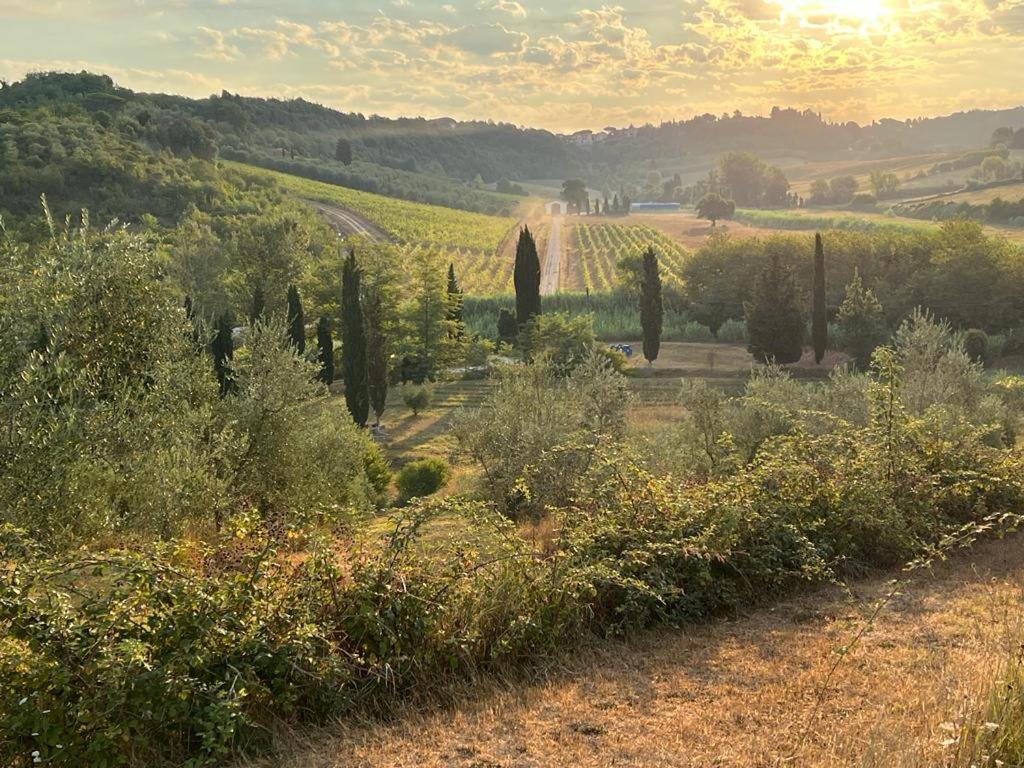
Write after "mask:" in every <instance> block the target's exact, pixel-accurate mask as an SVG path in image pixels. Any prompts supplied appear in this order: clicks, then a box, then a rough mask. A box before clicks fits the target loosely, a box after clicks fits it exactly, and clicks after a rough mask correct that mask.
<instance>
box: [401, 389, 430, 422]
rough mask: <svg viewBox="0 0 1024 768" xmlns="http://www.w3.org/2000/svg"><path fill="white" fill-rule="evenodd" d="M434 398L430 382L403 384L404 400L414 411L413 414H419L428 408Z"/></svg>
mask: <svg viewBox="0 0 1024 768" xmlns="http://www.w3.org/2000/svg"><path fill="white" fill-rule="evenodd" d="M433 398H434V391H433V389H432V388H431V386H430V385H429V384H417V383H412V384H403V385H402V401H403V402H404V403H405V405H406V407H407V408H408V409H409V410H410V411H412V415H413V416H419V415H420V411H423V410H425V409H426V408H428V407H429V406H430V401H431V400H432V399H433Z"/></svg>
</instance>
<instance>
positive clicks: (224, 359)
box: [210, 310, 235, 397]
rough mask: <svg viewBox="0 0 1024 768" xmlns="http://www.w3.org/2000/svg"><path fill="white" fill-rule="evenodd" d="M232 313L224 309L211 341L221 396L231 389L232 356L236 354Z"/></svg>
mask: <svg viewBox="0 0 1024 768" xmlns="http://www.w3.org/2000/svg"><path fill="white" fill-rule="evenodd" d="M231 326H232V322H231V313H230V312H228V311H227V310H225V311H224V314H222V315H221V316H220V317H218V318H217V326H216V328H215V332H214V335H213V341H212V342H211V343H210V352H211V353H212V354H213V370H214V371H215V372H216V374H217V382H218V383H219V384H220V396H221V397H226V396H227V394H228V393H229V392H230V391H231V358H232V357H233V356H234V354H235V340H234V336H233V335H232V328H231Z"/></svg>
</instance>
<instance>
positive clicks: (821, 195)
mask: <svg viewBox="0 0 1024 768" xmlns="http://www.w3.org/2000/svg"><path fill="white" fill-rule="evenodd" d="M831 194H832V191H831V189H830V188H829V185H828V182H827V181H825V179H815V180H814V181H812V182H811V196H810V202H811V203H812V204H814V205H824V204H825V203H827V202H828V201H829V199H830V197H831Z"/></svg>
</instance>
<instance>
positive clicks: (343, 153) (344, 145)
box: [334, 139, 352, 165]
mask: <svg viewBox="0 0 1024 768" xmlns="http://www.w3.org/2000/svg"><path fill="white" fill-rule="evenodd" d="M334 159H335V160H337V161H338V162H339V163H341V164H342V165H352V143H351V142H350V141H349V140H348V139H338V143H337V144H336V145H335V146H334Z"/></svg>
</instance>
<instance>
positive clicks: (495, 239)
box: [228, 163, 516, 259]
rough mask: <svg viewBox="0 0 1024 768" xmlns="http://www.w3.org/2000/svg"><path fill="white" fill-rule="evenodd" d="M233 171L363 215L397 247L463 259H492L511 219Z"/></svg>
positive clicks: (284, 176) (279, 175)
mask: <svg viewBox="0 0 1024 768" xmlns="http://www.w3.org/2000/svg"><path fill="white" fill-rule="evenodd" d="M228 165H230V166H232V167H234V168H235V169H237V170H239V171H242V172H245V173H247V174H250V175H254V176H258V177H260V178H264V179H272V180H273V181H274V182H276V183H277V184H278V185H279V186H280V187H281V188H282V189H284V190H286V191H288V192H290V193H292V194H294V195H297V196H299V197H305V198H309V199H311V200H320V201H323V202H325V203H331V204H334V205H338V206H341V207H342V208H345V209H346V210H349V211H351V212H352V213H354V214H356V215H357V216H360V217H362V218H363V219H365V220H366V221H368V222H369V223H370V224H372V225H373V226H375V227H376V228H377V229H379V230H381V231H382V232H384V233H386V234H387V235H388V236H389V237H391V238H392V239H393V240H394V241H395V242H397V243H399V244H400V245H409V246H412V245H415V246H424V247H433V248H438V247H443V248H445V249H455V250H456V251H457V252H459V253H461V254H463V255H465V254H467V253H472V254H477V255H479V256H480V257H481V258H485V259H486V258H491V257H493V255H494V254H495V253H496V252H497V250H498V246H499V245H500V244H501V242H502V240H503V239H504V238H505V235H506V234H507V233H508V232H509V230H510V229H511V228H512V227H513V226H514V225H515V223H516V220H515V219H513V218H509V217H504V216H486V215H484V214H481V213H470V212H468V211H459V210H455V209H454V208H442V207H440V206H436V205H425V204H423V203H411V202H408V201H405V200H397V199H395V198H391V197H383V196H381V195H374V194H371V193H369V192H360V191H357V190H354V189H348V188H346V187H338V186H335V185H333V184H325V183H323V182H319V181H312V180H310V179H303V178H299V177H298V176H291V175H289V174H286V173H279V172H278V171H268V170H264V169H257V168H254V167H252V166H246V165H241V164H238V163H228Z"/></svg>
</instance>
